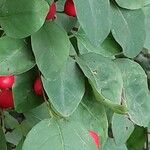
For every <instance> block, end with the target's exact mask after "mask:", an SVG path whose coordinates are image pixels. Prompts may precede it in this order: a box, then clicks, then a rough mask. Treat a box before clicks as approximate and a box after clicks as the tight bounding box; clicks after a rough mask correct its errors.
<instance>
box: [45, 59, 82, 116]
mask: <svg viewBox="0 0 150 150" xmlns="http://www.w3.org/2000/svg"><path fill="white" fill-rule="evenodd" d="M43 85H44V89H45V91H46V93H47V95H48V97H49V101H50V102H51V103H52V105H53V107H54V108H55V109H56V111H57V112H58V113H60V114H61V115H62V116H64V117H67V116H69V115H71V114H72V113H73V112H74V111H75V109H76V108H77V107H78V105H79V103H80V101H81V100H82V97H83V95H84V91H85V89H84V77H82V74H81V72H80V70H79V69H78V67H77V65H76V64H75V61H74V60H73V59H71V58H69V59H68V61H67V63H66V66H65V67H64V68H63V69H62V71H61V72H60V73H59V74H57V77H56V79H55V80H51V81H49V80H47V79H44V78H43Z"/></svg>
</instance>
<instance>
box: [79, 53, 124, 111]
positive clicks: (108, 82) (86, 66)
mask: <svg viewBox="0 0 150 150" xmlns="http://www.w3.org/2000/svg"><path fill="white" fill-rule="evenodd" d="M77 62H78V64H79V66H80V67H81V69H82V71H83V72H84V74H85V76H86V77H87V78H88V79H89V81H90V84H91V85H92V88H93V90H94V92H95V96H97V99H99V100H101V101H102V102H103V103H105V104H106V105H107V106H109V107H111V108H112V109H113V110H114V111H121V112H122V111H124V110H123V107H122V106H121V105H120V104H121V93H122V87H123V81H122V77H121V72H120V70H119V69H118V67H117V65H115V63H114V62H113V61H112V60H110V59H109V58H106V57H103V56H102V55H99V54H95V53H88V54H84V55H82V56H80V57H79V58H77ZM119 108H120V109H121V110H119ZM117 109H118V110H117Z"/></svg>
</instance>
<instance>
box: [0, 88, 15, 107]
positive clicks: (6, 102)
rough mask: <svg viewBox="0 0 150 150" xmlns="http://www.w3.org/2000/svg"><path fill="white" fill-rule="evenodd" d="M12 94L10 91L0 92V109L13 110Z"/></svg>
mask: <svg viewBox="0 0 150 150" xmlns="http://www.w3.org/2000/svg"><path fill="white" fill-rule="evenodd" d="M13 107H14V101H13V93H12V91H11V90H1V91H0V108H2V109H7V108H13Z"/></svg>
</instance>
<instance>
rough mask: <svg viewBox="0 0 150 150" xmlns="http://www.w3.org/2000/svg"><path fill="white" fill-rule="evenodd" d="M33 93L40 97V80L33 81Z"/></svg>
mask: <svg viewBox="0 0 150 150" xmlns="http://www.w3.org/2000/svg"><path fill="white" fill-rule="evenodd" d="M34 92H35V94H36V95H38V96H42V94H43V86H42V81H41V79H40V78H37V79H36V80H35V81H34Z"/></svg>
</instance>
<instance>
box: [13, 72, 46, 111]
mask: <svg viewBox="0 0 150 150" xmlns="http://www.w3.org/2000/svg"><path fill="white" fill-rule="evenodd" d="M35 78H36V76H35V72H34V71H33V70H31V71H29V72H26V73H24V74H21V75H18V76H16V79H15V84H14V87H13V94H14V103H15V110H17V111H18V112H25V111H29V110H30V109H33V108H34V107H36V106H38V105H40V104H41V103H42V101H43V98H42V97H39V96H36V94H35V93H34V91H33V83H34V80H35Z"/></svg>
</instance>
